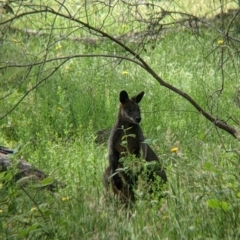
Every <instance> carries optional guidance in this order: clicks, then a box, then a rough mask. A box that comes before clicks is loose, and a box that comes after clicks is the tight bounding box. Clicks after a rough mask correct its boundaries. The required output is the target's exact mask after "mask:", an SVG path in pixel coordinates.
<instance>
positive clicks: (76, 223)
mask: <svg viewBox="0 0 240 240" xmlns="http://www.w3.org/2000/svg"><path fill="white" fill-rule="evenodd" d="M160 3H161V4H164V7H166V6H168V8H169V9H172V10H181V11H187V12H191V13H193V14H196V15H200V16H204V15H205V14H206V13H207V14H208V15H209V16H212V15H213V14H214V13H215V12H219V2H218V1H210V2H209V3H206V1H198V3H193V1H192V2H191V1H188V2H187V4H186V1H184V3H185V4H183V1H179V3H178V4H177V3H176V2H175V3H174V4H173V3H171V4H170V3H169V2H159V4H160ZM91 6H92V8H93V9H91V11H96V8H97V7H99V6H98V5H91ZM94 6H95V8H94ZM232 6H236V3H234V2H230V4H229V5H228V4H227V2H226V4H225V5H224V8H227V7H229V8H230V7H232ZM54 7H55V8H57V6H54ZM72 8H73V10H74V9H75V8H74V7H72ZM115 8H116V9H118V6H115ZM14 10H16V9H14ZM198 10H199V11H198ZM97 11H98V13H99V16H98V17H99V18H102V17H103V16H102V15H101V8H100V9H98V10H97ZM103 13H104V14H105V12H104V11H103ZM104 14H103V15H104ZM118 14H119V12H118ZM94 16H95V17H97V15H94ZM104 16H106V15H104ZM117 16H119V15H117ZM29 19H30V18H29ZM42 19H43V18H42ZM46 19H47V20H48V21H49V25H48V27H50V26H52V25H51V23H52V18H51V17H49V16H46ZM113 19H114V18H112V15H111V18H110V20H109V22H111V21H113ZM95 20H96V19H95ZM115 20H116V19H115ZM25 21H26V19H25ZM25 21H23V22H16V23H14V24H15V26H16V27H23V25H24V24H26V25H25V26H26V27H31V28H34V29H35V28H36V29H37V28H38V27H39V26H38V25H37V24H40V25H41V21H39V22H37V23H36V25H33V24H30V22H25ZM31 21H32V20H31ZM42 21H43V20H42ZM58 21H59V22H58ZM61 21H63V20H62V19H57V20H56V24H61ZM91 21H94V19H92V18H91ZM124 21H126V22H127V19H126V20H124ZM63 22H64V24H65V25H68V24H69V23H67V22H66V21H63ZM95 23H96V25H97V24H99V21H97V20H96V21H95ZM127 23H128V25H130V24H129V22H127ZM121 24H122V23H121ZM124 24H125V23H124ZM65 25H64V26H65ZM56 26H57V25H56ZM119 26H120V23H119ZM132 26H135V25H131V27H132ZM127 27H128V26H127ZM127 27H126V28H127ZM46 28H47V27H46ZM126 28H125V26H124V27H123V28H122V27H121V28H119V29H121V31H125V30H123V29H126ZM76 29H77V30H76V32H74V33H73V35H71V36H74V37H75V36H77V35H78V34H79V35H80V36H82V35H84V34H85V33H86V32H84V31H81V30H82V29H81V28H79V26H78V27H77V28H76ZM109 29H110V30H111V29H114V31H116V32H117V33H118V34H119V33H120V32H121V31H120V30H119V29H116V28H115V27H114V26H112V25H111V24H109V28H106V31H110V30H109ZM129 29H131V28H129ZM63 31H64V30H63ZM119 31H120V32H119ZM110 32H111V31H110ZM88 34H89V33H87V35H88ZM53 35H54V33H53ZM56 36H59V31H58V30H56ZM235 37H236V38H238V39H239V34H238V35H237V33H236V35H235ZM219 40H223V36H222V35H221V34H219V32H217V31H214V30H213V29H205V28H204V29H203V30H201V32H200V34H199V35H197V34H193V33H192V32H190V31H188V30H186V29H181V30H179V29H177V30H176V29H175V30H174V31H170V32H169V33H168V34H166V35H165V36H164V37H162V38H160V39H159V40H157V41H156V42H154V44H153V43H152V42H150V43H148V44H146V46H145V51H143V52H142V53H141V56H142V57H143V58H144V60H145V61H146V62H148V64H149V65H150V66H151V67H152V68H153V69H154V70H155V71H156V72H157V73H158V74H159V75H160V76H161V77H162V78H163V79H164V80H165V81H166V82H168V83H170V84H173V85H174V86H176V87H178V88H180V89H181V90H183V91H185V92H187V93H188V94H190V95H191V96H192V97H193V98H194V99H195V100H196V101H197V102H198V103H199V104H200V105H201V106H202V107H203V108H204V109H206V110H208V111H209V112H210V113H211V114H212V115H214V116H215V117H218V118H219V119H222V120H224V121H227V122H228V124H229V125H231V126H235V127H236V128H237V127H238V124H237V122H236V121H233V119H234V120H237V121H238V115H239V111H240V110H239V107H237V106H236V105H235V104H234V99H236V90H237V89H238V88H239V75H238V72H239V70H238V69H239V66H238V65H239V55H238V54H235V52H236V51H235V50H236V49H239V46H238V45H237V44H235V45H234V44H231V43H230V42H224V44H222V43H220V42H219ZM0 44H1V54H0V59H1V61H0V62H1V67H2V66H4V64H5V62H6V61H16V62H18V63H21V64H24V63H28V62H37V61H39V60H40V59H44V57H45V56H47V58H52V57H59V56H65V55H72V54H76V53H79V54H87V53H92V54H99V53H102V52H103V53H108V52H109V53H114V52H120V51H119V48H118V47H116V46H114V45H113V44H111V43H108V42H103V43H102V44H100V45H98V46H97V47H96V46H95V45H91V44H88V45H86V44H83V43H81V44H80V43H79V42H74V41H69V40H64V39H60V40H58V38H57V37H56V38H54V37H52V38H51V37H46V36H40V37H36V36H26V35H25V34H21V33H19V32H11V31H10V32H9V33H8V34H5V35H4V37H3V38H1V43H0ZM238 44H239V43H238ZM46 46H48V47H49V48H46ZM130 46H131V47H133V48H134V47H136V46H135V45H134V44H131V45H130ZM223 51H224V54H223V55H222V53H223ZM13 52H14V57H13ZM222 56H223V59H224V68H223V70H224V71H223V72H224V90H223V92H222V94H216V90H217V89H219V88H221V86H222V83H223V72H222V71H221V67H219V66H221V61H222V60H221V59H222ZM59 62H60V61H55V62H52V63H50V64H42V65H39V66H36V67H33V68H31V71H28V70H29V68H9V69H5V70H2V71H1V72H0V76H1V78H2V80H1V83H0V84H1V87H0V89H1V90H0V92H1V101H0V106H1V112H2V113H1V114H4V113H5V112H6V111H7V110H9V109H10V107H12V106H13V105H14V104H15V103H16V102H17V101H18V100H19V99H20V98H21V97H22V96H23V94H25V93H26V91H28V90H29V89H30V88H31V87H32V86H34V84H36V83H37V82H39V81H41V80H42V79H44V77H45V76H47V75H48V74H49V72H50V71H51V70H52V69H54V67H56V66H58V64H59ZM15 88H16V89H15ZM122 89H125V90H127V91H128V92H129V93H130V95H134V94H135V93H137V92H139V91H141V90H144V91H145V96H144V98H143V100H142V102H141V104H140V105H141V109H142V115H143V116H142V117H143V120H142V123H141V126H142V128H143V131H144V134H145V135H146V136H147V137H148V138H149V139H151V140H153V144H152V147H153V148H154V149H155V151H156V153H157V154H158V155H159V157H160V158H161V160H162V161H163V163H164V165H165V166H166V169H167V175H168V179H169V181H168V184H167V197H166V199H165V200H163V201H162V202H158V201H155V200H152V201H151V202H149V201H147V200H145V199H141V198H140V199H139V200H138V201H137V202H136V204H135V206H134V207H133V208H131V209H127V210H126V209H124V208H123V207H122V206H121V205H117V203H116V202H115V201H113V200H110V201H106V199H105V198H104V194H103V192H104V191H103V186H102V173H103V171H104V168H105V167H106V166H107V164H108V160H107V146H106V144H103V145H98V144H96V143H94V139H95V137H96V136H95V132H96V131H97V130H99V129H104V128H109V127H111V126H112V125H113V123H114V121H115V119H116V116H117V111H118V94H119V91H121V90H122ZM10 92H11V95H10V97H7V98H3V96H5V95H6V94H7V93H10ZM230 116H231V118H230ZM0 123H1V135H0V143H1V145H6V146H10V147H13V148H15V147H16V146H19V145H21V146H22V148H21V150H20V153H19V155H18V157H19V156H23V157H24V158H25V159H27V160H28V161H29V162H30V163H32V164H33V165H35V166H37V167H39V168H40V169H43V170H44V171H46V172H48V173H51V174H52V175H53V176H54V177H55V178H56V179H58V180H59V181H62V182H65V183H66V188H64V189H59V191H57V192H55V193H50V192H49V191H39V189H31V188H24V189H21V188H20V189H19V188H16V187H15V186H12V185H10V186H9V185H8V184H6V181H3V180H4V178H5V177H6V176H3V175H0V179H2V180H1V181H0V182H1V184H0V238H2V239H238V238H239V237H240V225H239V222H240V219H239V203H240V202H239V201H240V186H239V182H240V181H239V180H240V179H239V164H238V162H239V142H238V141H237V140H236V139H234V138H233V137H232V136H230V135H229V134H227V133H225V132H223V131H222V130H217V129H216V128H215V127H214V126H213V124H212V123H210V122H208V121H207V120H206V119H205V118H204V117H203V116H202V115H201V114H199V113H198V112H197V111H196V110H195V109H194V108H193V107H192V106H191V105H190V104H189V103H188V102H186V100H184V99H182V98H181V97H179V96H177V95H176V94H174V93H172V92H170V91H169V90H168V89H165V88H163V87H161V86H160V85H159V83H157V82H156V81H155V80H154V79H153V78H152V77H151V76H150V75H149V74H148V73H147V72H146V71H144V70H143V69H141V68H140V67H138V66H136V65H135V64H133V63H130V62H126V61H122V62H121V63H119V62H117V61H115V60H111V61H110V60H109V59H103V58H76V59H71V60H69V61H68V62H66V63H65V64H63V65H62V66H61V68H59V69H58V71H56V72H55V73H54V75H52V76H51V78H48V79H47V80H46V81H43V83H42V84H41V87H39V88H38V89H37V90H35V91H33V92H31V93H30V94H28V96H27V97H26V98H25V99H24V100H23V101H22V102H21V104H20V105H19V106H18V107H17V108H16V109H15V110H14V111H13V112H12V113H11V114H10V115H8V116H7V117H6V118H4V119H2V120H1V122H0ZM173 147H177V148H178V150H177V151H176V152H171V149H172V148H173Z"/></svg>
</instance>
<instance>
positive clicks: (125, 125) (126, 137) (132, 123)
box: [104, 91, 167, 202]
mask: <svg viewBox="0 0 240 240" xmlns="http://www.w3.org/2000/svg"><path fill="white" fill-rule="evenodd" d="M143 95H144V92H141V93H139V94H138V95H136V96H134V97H132V98H131V99H130V98H129V96H128V93H127V92H126V91H121V92H120V95H119V100H120V108H119V113H118V118H117V121H116V123H115V125H114V127H113V129H112V131H111V134H110V137H109V142H108V145H109V149H108V150H109V154H108V158H109V167H108V168H107V169H106V170H105V173H104V184H105V186H108V185H109V184H108V179H109V177H111V176H112V177H111V180H110V183H111V185H112V188H113V192H114V193H115V194H118V195H120V196H121V199H122V200H123V201H125V202H126V201H134V194H133V190H132V186H133V184H134V182H135V181H137V176H128V175H127V174H125V173H124V172H121V171H118V172H116V170H117V169H119V168H123V165H122V163H121V162H120V161H119V159H120V158H122V157H124V156H126V155H127V154H133V155H135V157H137V158H140V157H142V158H143V159H145V160H146V161H158V157H157V155H156V154H155V153H154V151H153V150H152V149H151V148H150V147H149V145H148V144H146V143H143V142H144V136H143V132H142V129H141V127H140V125H139V123H140V121H141V112H140V108H139V105H138V103H139V102H140V101H141V99H142V97H143ZM123 141H125V144H124V145H123V144H122V142H123ZM156 174H157V175H158V176H160V177H161V178H162V181H163V182H166V181H167V177H166V174H165V171H164V170H163V169H160V170H159V171H158V172H157V173H156Z"/></svg>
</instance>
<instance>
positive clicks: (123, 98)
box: [119, 90, 129, 104]
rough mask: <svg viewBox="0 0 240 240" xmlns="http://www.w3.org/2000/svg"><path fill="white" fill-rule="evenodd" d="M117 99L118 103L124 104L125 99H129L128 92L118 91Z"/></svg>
mask: <svg viewBox="0 0 240 240" xmlns="http://www.w3.org/2000/svg"><path fill="white" fill-rule="evenodd" d="M119 100H120V103H122V104H124V103H126V102H127V101H129V97H128V93H127V92H126V91H125V90H123V91H121V92H120V94H119Z"/></svg>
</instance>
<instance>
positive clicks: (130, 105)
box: [119, 90, 144, 124]
mask: <svg viewBox="0 0 240 240" xmlns="http://www.w3.org/2000/svg"><path fill="white" fill-rule="evenodd" d="M143 95H144V92H143V91H142V92H140V93H139V94H137V95H136V96H134V97H132V98H129V96H128V93H127V92H126V91H124V90H123V91H121V92H120V95H119V100H120V103H121V105H120V111H119V118H120V119H121V120H123V121H125V122H128V123H132V124H139V123H140V121H141V111H140V108H139V106H138V103H139V102H140V101H141V100H142V98H143Z"/></svg>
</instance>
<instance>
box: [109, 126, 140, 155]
mask: <svg viewBox="0 0 240 240" xmlns="http://www.w3.org/2000/svg"><path fill="white" fill-rule="evenodd" d="M143 140H144V139H143V133H142V130H141V128H140V126H139V125H136V126H128V127H124V126H122V127H119V126H116V128H115V129H114V130H113V133H112V143H113V145H112V148H113V150H114V151H115V152H117V153H118V154H119V155H120V156H122V155H125V154H126V153H129V154H135V155H136V156H138V157H139V156H140V152H141V143H142V142H143Z"/></svg>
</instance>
